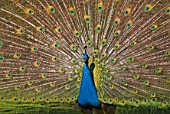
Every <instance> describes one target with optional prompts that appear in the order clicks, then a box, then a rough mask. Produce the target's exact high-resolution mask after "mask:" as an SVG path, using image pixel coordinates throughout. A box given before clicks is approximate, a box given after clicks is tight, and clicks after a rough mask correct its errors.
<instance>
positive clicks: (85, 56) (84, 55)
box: [82, 53, 89, 62]
mask: <svg viewBox="0 0 170 114" xmlns="http://www.w3.org/2000/svg"><path fill="white" fill-rule="evenodd" d="M82 58H83V61H84V62H87V61H88V59H89V56H88V55H87V54H86V53H85V54H83V56H82Z"/></svg>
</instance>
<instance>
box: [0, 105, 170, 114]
mask: <svg viewBox="0 0 170 114" xmlns="http://www.w3.org/2000/svg"><path fill="white" fill-rule="evenodd" d="M0 114H82V113H81V112H80V110H79V108H78V107H77V105H76V104H61V103H55V104H54V103H49V104H47V103H39V104H22V103H12V102H0ZM115 114H170V108H169V109H159V108H156V107H139V108H137V107H127V106H126V107H121V106H117V108H116V113H115Z"/></svg>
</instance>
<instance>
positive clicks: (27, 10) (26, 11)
mask: <svg viewBox="0 0 170 114" xmlns="http://www.w3.org/2000/svg"><path fill="white" fill-rule="evenodd" d="M25 13H26V14H27V15H33V14H34V10H33V9H31V8H27V9H26V10H25Z"/></svg>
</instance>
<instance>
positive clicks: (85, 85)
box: [78, 60, 101, 107]
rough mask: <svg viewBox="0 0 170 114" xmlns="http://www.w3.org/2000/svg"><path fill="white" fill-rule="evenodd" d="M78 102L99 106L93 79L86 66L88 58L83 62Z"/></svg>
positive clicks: (84, 104) (89, 105)
mask: <svg viewBox="0 0 170 114" xmlns="http://www.w3.org/2000/svg"><path fill="white" fill-rule="evenodd" d="M78 104H79V105H80V106H83V107H100V105H101V103H100V101H99V100H98V96H97V90H96V87H95V84H94V81H93V74H92V72H91V71H90V69H89V67H88V60H87V61H86V62H85V64H84V67H83V71H82V81H81V86H80V93H79V97H78Z"/></svg>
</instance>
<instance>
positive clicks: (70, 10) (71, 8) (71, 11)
mask: <svg viewBox="0 0 170 114" xmlns="http://www.w3.org/2000/svg"><path fill="white" fill-rule="evenodd" d="M69 13H70V15H72V16H73V15H74V14H75V11H74V9H73V7H70V8H69Z"/></svg>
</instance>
